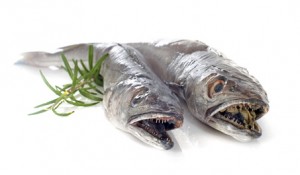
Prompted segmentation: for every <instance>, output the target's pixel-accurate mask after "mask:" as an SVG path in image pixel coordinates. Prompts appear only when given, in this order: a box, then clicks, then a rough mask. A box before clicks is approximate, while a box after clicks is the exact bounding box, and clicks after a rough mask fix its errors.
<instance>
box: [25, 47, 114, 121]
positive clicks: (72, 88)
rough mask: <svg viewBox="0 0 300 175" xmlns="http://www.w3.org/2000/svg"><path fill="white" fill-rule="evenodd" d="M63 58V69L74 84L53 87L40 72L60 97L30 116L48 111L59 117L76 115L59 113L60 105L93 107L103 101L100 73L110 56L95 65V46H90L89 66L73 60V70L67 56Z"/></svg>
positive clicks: (104, 57)
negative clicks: (104, 62) (82, 99)
mask: <svg viewBox="0 0 300 175" xmlns="http://www.w3.org/2000/svg"><path fill="white" fill-rule="evenodd" d="M61 57H62V61H63V63H64V66H63V68H64V69H65V70H66V72H67V73H68V75H69V77H70V78H71V80H72V82H71V83H68V84H65V85H63V86H62V87H59V86H54V87H53V86H52V85H51V84H50V83H49V82H48V80H47V79H46V77H45V76H44V74H43V73H42V71H40V74H41V77H42V79H43V81H44V83H45V84H46V85H47V87H48V88H49V89H50V90H51V91H52V92H53V93H55V94H56V95H57V96H58V97H57V98H55V99H53V100H50V101H48V102H45V103H43V104H40V105H38V106H36V107H35V108H42V107H43V109H41V110H38V111H36V112H33V113H30V114H29V115H36V114H40V113H43V112H46V111H52V112H53V113H54V114H56V115H58V116H69V115H71V114H72V113H74V111H70V112H58V111H57V109H58V108H59V107H60V105H61V104H63V103H64V102H66V103H69V104H71V105H74V106H93V105H96V104H98V103H99V102H101V101H102V95H103V91H102V90H101V87H103V77H102V76H101V75H100V74H99V72H100V70H101V65H102V62H103V61H104V60H105V59H106V58H107V57H108V54H105V55H103V56H102V57H101V58H100V59H99V60H97V61H96V63H95V65H94V64H93V62H94V48H93V46H89V52H88V65H85V63H84V62H83V61H82V60H80V61H79V62H78V61H77V60H72V62H73V64H74V68H73V69H72V68H71V66H70V63H69V62H68V59H67V58H66V56H65V55H64V54H62V56H61ZM79 63H80V66H79ZM99 87H100V88H99ZM78 97H80V98H86V99H87V100H88V101H90V102H89V103H86V102H83V101H80V100H78Z"/></svg>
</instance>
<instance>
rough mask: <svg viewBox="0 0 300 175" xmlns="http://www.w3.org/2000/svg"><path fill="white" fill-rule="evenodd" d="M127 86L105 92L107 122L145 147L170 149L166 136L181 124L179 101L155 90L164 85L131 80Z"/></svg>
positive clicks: (119, 86)
mask: <svg viewBox="0 0 300 175" xmlns="http://www.w3.org/2000/svg"><path fill="white" fill-rule="evenodd" d="M128 81H129V80H128ZM138 82H142V80H139V81H138ZM128 84H129V83H128ZM128 84H127V83H125V85H124V84H123V85H118V86H117V87H115V88H114V89H113V90H112V91H111V90H108V91H106V93H105V96H104V103H105V105H104V106H106V112H107V114H108V115H107V116H108V118H109V120H110V121H111V122H112V123H113V124H114V125H115V126H116V127H117V128H119V129H121V130H124V131H126V132H128V133H130V134H132V135H134V136H135V137H137V138H138V139H140V140H141V141H143V142H144V143H147V144H149V145H152V146H154V147H157V148H160V149H166V150H167V149H171V148H172V147H173V145H174V143H173V141H172V139H171V137H170V136H169V135H168V133H167V132H168V131H170V130H173V129H175V128H178V127H180V126H181V125H182V123H183V110H182V108H181V107H180V103H179V99H178V98H177V97H176V96H175V95H174V94H172V93H171V92H170V91H168V90H167V88H158V86H163V84H161V85H160V84H159V83H157V84H154V83H151V84H150V83H147V80H146V81H145V82H144V83H143V84H140V83H135V82H133V80H130V84H129V85H128ZM116 101H119V102H120V103H115V102H116Z"/></svg>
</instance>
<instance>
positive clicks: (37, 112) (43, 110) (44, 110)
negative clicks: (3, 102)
mask: <svg viewBox="0 0 300 175" xmlns="http://www.w3.org/2000/svg"><path fill="white" fill-rule="evenodd" d="M47 111H48V109H42V110H40V111H36V112H33V113H30V114H28V115H37V114H40V113H43V112H47Z"/></svg>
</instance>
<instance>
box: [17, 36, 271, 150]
mask: <svg viewBox="0 0 300 175" xmlns="http://www.w3.org/2000/svg"><path fill="white" fill-rule="evenodd" d="M89 45H90V44H79V45H73V46H68V47H63V48H60V49H59V50H58V51H57V52H54V53H46V52H29V53H25V54H24V55H23V56H24V57H23V59H22V60H21V61H20V62H21V63H24V64H29V65H35V66H61V65H62V63H61V60H60V54H61V53H64V54H65V55H66V56H67V57H68V58H85V57H86V55H87V51H88V46H89ZM93 45H94V47H95V55H96V58H99V57H100V56H101V55H103V54H104V53H109V58H108V59H107V60H105V61H104V63H103V66H102V69H101V72H100V74H101V75H102V76H103V78H104V90H105V94H104V103H103V104H104V106H105V109H106V113H107V116H108V118H109V120H110V121H111V122H112V123H113V124H114V125H115V126H116V127H117V128H120V129H122V130H124V131H126V132H129V133H131V134H132V135H134V136H136V137H137V138H139V139H140V140H142V141H144V142H145V143H148V144H150V145H153V146H155V147H159V148H163V149H170V148H171V147H172V146H173V142H172V140H171V138H170V137H169V136H168V135H167V133H166V131H168V130H171V129H175V128H178V127H180V126H181V125H182V122H183V117H182V113H183V112H182V108H181V106H182V105H185V104H182V105H181V104H180V102H182V101H184V102H185V103H186V105H187V107H188V109H189V111H190V112H191V113H192V115H193V116H194V117H196V118H197V119H199V120H200V121H202V122H203V123H205V124H207V125H209V126H211V127H213V128H215V129H217V130H219V131H221V132H223V133H225V134H227V135H230V136H232V137H234V138H235V139H237V140H240V141H248V140H252V139H254V138H257V137H259V136H260V135H261V133H262V130H261V128H260V126H259V125H258V124H257V120H258V119H259V118H261V117H262V116H263V115H264V114H265V113H267V111H268V109H269V105H268V99H267V94H266V92H265V91H264V89H263V88H262V86H261V85H260V83H259V82H258V81H257V80H256V79H255V78H254V77H253V76H251V75H249V73H248V71H247V70H246V69H244V68H242V67H239V66H237V65H236V64H234V63H233V62H232V61H231V60H229V59H227V58H225V57H224V56H223V55H222V54H221V53H220V52H218V51H216V50H215V49H213V48H211V47H209V46H207V45H206V44H204V43H202V42H199V41H189V40H177V41H172V42H162V41H160V42H155V43H128V44H117V43H112V44H103V43H100V44H97V43H94V44H93ZM175 94H176V95H175ZM180 99H182V101H180Z"/></svg>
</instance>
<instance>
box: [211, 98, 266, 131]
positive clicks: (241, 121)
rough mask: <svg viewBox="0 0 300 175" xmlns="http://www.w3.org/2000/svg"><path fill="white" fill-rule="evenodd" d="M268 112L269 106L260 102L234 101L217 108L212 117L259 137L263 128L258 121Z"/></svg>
mask: <svg viewBox="0 0 300 175" xmlns="http://www.w3.org/2000/svg"><path fill="white" fill-rule="evenodd" d="M267 112H268V105H266V104H265V103H263V102H262V101H259V100H246V101H232V102H229V103H224V104H222V105H219V106H218V107H216V108H215V109H214V110H213V112H212V113H211V116H213V117H214V118H216V119H219V120H222V121H225V122H227V123H229V124H231V125H233V126H235V127H236V128H238V129H241V130H246V131H247V132H249V134H251V135H253V136H257V137H259V136H260V135H261V128H260V127H259V125H258V124H257V122H256V120H258V119H259V118H261V117H262V116H263V115H264V114H265V113H267Z"/></svg>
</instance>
